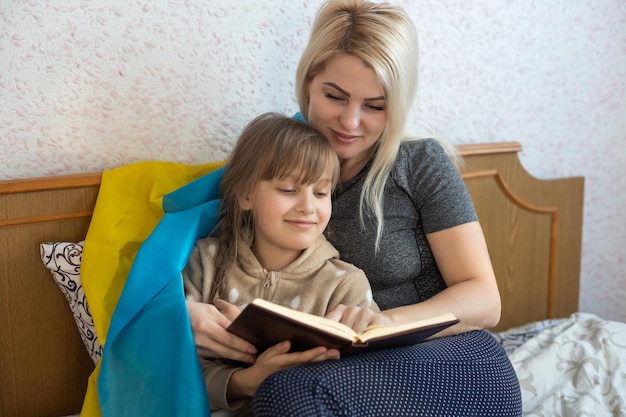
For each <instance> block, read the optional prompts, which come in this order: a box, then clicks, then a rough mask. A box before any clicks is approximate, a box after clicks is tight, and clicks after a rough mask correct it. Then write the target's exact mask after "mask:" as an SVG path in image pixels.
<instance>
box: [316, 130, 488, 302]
mask: <svg viewBox="0 0 626 417" xmlns="http://www.w3.org/2000/svg"><path fill="white" fill-rule="evenodd" d="M369 169H370V166H369V165H367V166H366V167H365V168H364V169H363V171H362V172H361V173H359V175H357V176H356V177H355V178H353V179H352V180H350V181H348V182H345V183H342V184H340V185H339V186H338V187H337V189H336V191H335V194H334V201H333V213H332V216H331V220H330V223H329V226H328V229H327V232H326V235H327V238H328V240H329V241H330V242H331V243H332V244H333V245H335V247H336V248H337V249H338V250H339V253H340V256H341V259H342V260H344V261H347V262H350V263H353V264H354V265H356V266H358V267H359V268H361V269H362V270H363V271H365V274H366V275H367V278H368V279H369V281H370V283H371V286H372V291H373V293H374V299H375V300H376V302H377V303H378V305H379V306H380V308H381V309H382V310H386V309H389V308H393V307H398V306H403V305H409V304H415V303H418V302H420V301H424V300H426V299H428V298H430V297H432V296H433V295H435V294H437V293H439V292H440V291H442V290H443V289H445V288H446V285H445V282H444V281H443V278H442V276H441V273H440V272H439V269H438V268H437V264H436V263H435V259H434V258H433V255H432V251H431V249H430V246H429V244H428V241H427V240H426V234H427V233H432V232H437V231H440V230H444V229H447V228H450V227H453V226H458V225H460V224H464V223H468V222H472V221H475V220H477V215H476V211H475V210H474V205H473V203H472V199H471V197H470V195H469V192H468V190H467V188H466V186H465V183H464V182H463V179H462V178H461V176H460V175H459V172H458V171H457V169H456V168H455V166H454V165H453V163H452V161H451V160H450V158H449V157H448V155H447V154H446V153H445V151H444V149H443V148H442V146H441V145H440V144H439V143H437V142H436V141H435V140H432V139H424V140H418V141H410V142H403V143H402V145H401V146H400V150H399V153H398V157H397V159H396V162H395V164H394V165H393V168H392V171H391V174H390V175H391V176H390V178H389V179H388V180H387V184H386V187H385V196H384V205H383V210H384V211H383V215H384V217H385V223H384V229H383V235H382V238H381V241H380V247H379V251H378V253H377V254H376V253H375V250H374V245H375V241H376V224H375V221H374V218H373V217H371V218H366V220H365V229H363V228H362V227H361V222H360V219H359V209H358V207H359V197H360V194H361V188H362V186H363V181H364V179H365V176H366V174H367V172H368V171H369Z"/></svg>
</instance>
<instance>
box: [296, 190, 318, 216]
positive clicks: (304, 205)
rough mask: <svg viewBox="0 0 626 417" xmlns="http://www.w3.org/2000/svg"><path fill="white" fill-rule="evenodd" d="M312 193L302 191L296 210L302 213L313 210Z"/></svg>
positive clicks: (308, 212) (309, 212)
mask: <svg viewBox="0 0 626 417" xmlns="http://www.w3.org/2000/svg"><path fill="white" fill-rule="evenodd" d="M313 198H314V197H313V194H312V193H302V195H301V198H300V201H299V204H298V211H300V212H301V213H304V214H311V213H313V211H314V210H315V205H314V204H313Z"/></svg>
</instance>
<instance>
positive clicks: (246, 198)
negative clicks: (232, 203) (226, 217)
mask: <svg viewBox="0 0 626 417" xmlns="http://www.w3.org/2000/svg"><path fill="white" fill-rule="evenodd" d="M237 202H239V208H240V209H241V210H242V211H248V210H252V197H251V196H250V194H248V195H239V197H237Z"/></svg>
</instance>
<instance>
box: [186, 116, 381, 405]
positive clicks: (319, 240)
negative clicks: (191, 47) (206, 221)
mask: <svg viewBox="0 0 626 417" xmlns="http://www.w3.org/2000/svg"><path fill="white" fill-rule="evenodd" d="M338 180H339V161H338V159H337V155H336V153H335V151H334V150H333V148H332V147H331V145H330V144H329V143H328V141H327V140H326V138H325V137H324V136H323V135H322V134H321V133H319V132H318V131H317V130H316V129H314V128H312V127H310V126H308V125H306V124H305V123H302V122H300V121H298V120H295V119H292V118H289V117H286V116H281V115H278V114H274V113H268V114H264V115H262V116H260V117H258V118H256V119H254V120H253V121H252V122H251V123H250V124H249V125H248V126H247V127H246V128H245V129H244V131H243V132H242V134H241V136H240V137H239V140H238V141H237V144H236V145H235V148H234V150H233V153H232V155H231V158H230V161H229V163H228V166H227V169H226V173H225V174H224V178H223V180H222V182H221V185H220V192H221V198H222V200H221V203H220V215H221V219H220V222H219V223H218V225H217V229H218V230H217V231H216V236H218V237H215V238H213V237H208V238H205V239H201V240H199V241H198V242H197V243H196V247H195V249H194V251H193V253H192V255H191V258H190V260H189V263H188V265H187V267H186V269H185V271H184V272H183V277H184V284H185V290H186V294H187V298H188V300H190V301H202V302H205V303H214V304H215V305H216V306H218V307H219V303H220V300H226V301H228V302H229V303H231V304H235V305H237V306H239V307H240V308H243V307H245V306H246V305H247V304H248V303H249V302H251V301H252V300H253V299H254V298H257V297H260V298H264V299H266V300H270V301H272V302H274V303H277V304H281V305H284V306H287V307H291V308H294V309H297V310H301V311H306V312H308V313H312V314H317V315H325V314H326V313H327V312H329V311H330V310H332V309H334V308H335V307H337V306H338V305H340V304H343V305H347V306H359V307H364V308H370V309H372V310H374V311H379V310H378V306H377V305H376V304H375V303H374V302H373V300H372V292H371V289H370V286H369V283H368V280H367V278H366V277H365V275H364V273H363V272H362V271H361V270H360V269H358V268H356V267H355V266H353V265H351V264H348V263H345V262H343V261H340V260H339V254H338V252H337V250H336V249H335V248H334V247H333V246H332V245H331V244H330V243H329V242H328V241H326V239H325V238H324V236H323V232H324V230H325V228H326V225H327V224H328V222H329V220H330V214H331V207H332V204H331V193H332V191H333V189H334V187H335V185H336V184H337V182H338ZM288 351H289V342H288V341H286V342H283V343H280V344H278V345H276V346H274V347H272V348H270V349H268V350H267V351H265V352H264V353H262V354H261V355H259V356H258V358H257V359H256V361H255V363H253V364H252V365H251V366H249V367H243V366H241V364H240V365H239V366H234V365H233V364H232V362H226V361H222V360H218V359H213V358H202V359H201V362H202V368H203V373H204V376H205V381H206V386H207V390H208V393H209V400H210V402H211V408H212V409H213V410H215V409H229V410H235V409H237V410H238V414H237V415H243V414H248V413H250V414H251V411H250V409H249V399H250V397H251V396H252V395H253V394H254V392H255V391H256V388H257V387H258V386H259V384H260V383H261V382H262V381H263V380H264V379H265V378H266V377H267V376H268V375H270V374H272V373H274V372H276V371H278V370H280V369H284V368H287V367H290V366H293V365H296V364H298V363H302V362H304V361H315V360H323V359H328V358H329V357H335V358H337V357H338V352H336V353H335V354H333V352H331V353H330V354H328V351H327V349H326V348H324V347H319V348H315V349H311V350H309V351H305V352H294V353H288ZM246 405H247V406H246Z"/></svg>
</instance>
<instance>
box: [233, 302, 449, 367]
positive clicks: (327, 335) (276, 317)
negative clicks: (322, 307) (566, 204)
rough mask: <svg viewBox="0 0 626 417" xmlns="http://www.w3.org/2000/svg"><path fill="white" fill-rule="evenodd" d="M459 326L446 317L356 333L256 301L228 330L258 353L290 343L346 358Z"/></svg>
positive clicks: (329, 322) (296, 347)
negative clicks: (332, 351)
mask: <svg viewBox="0 0 626 417" xmlns="http://www.w3.org/2000/svg"><path fill="white" fill-rule="evenodd" d="M458 322H459V320H458V319H457V318H456V317H455V315H454V314H452V313H448V314H443V315H439V316H436V317H432V318H429V319H425V320H419V321H415V322H412V323H407V324H402V325H390V326H385V325H382V326H370V327H368V328H366V329H365V330H363V331H362V332H360V333H356V332H355V331H354V330H352V329H351V328H350V327H348V326H346V325H344V324H341V323H339V322H337V321H334V320H330V319H327V318H324V317H320V316H315V315H313V314H308V313H304V312H302V311H297V310H293V309H291V308H288V307H283V306H280V305H278V304H274V303H272V302H269V301H266V300H263V299H260V298H257V299H255V300H254V301H252V302H251V303H250V304H248V306H247V307H246V308H244V310H243V311H242V312H241V314H239V316H238V317H237V318H236V319H235V321H233V322H232V323H231V325H230V326H229V327H228V329H227V330H228V331H229V332H231V333H233V334H235V335H237V336H239V337H241V338H243V339H245V340H247V341H249V342H250V343H252V344H253V345H255V346H256V347H257V349H258V350H259V352H262V351H264V350H265V349H267V348H268V347H270V346H273V345H275V344H277V343H279V342H282V341H283V340H289V341H291V351H292V352H295V351H302V350H306V349H311V348H314V347H316V346H326V347H328V348H334V349H339V350H340V351H341V354H342V356H348V355H352V354H354V353H360V352H367V351H371V350H376V349H385V348H391V347H400V346H408V345H413V344H415V343H419V342H421V341H423V340H424V339H427V338H428V337H430V336H432V335H434V334H435V333H438V332H440V331H441V330H443V329H445V328H447V327H450V326H452V325H453V324H456V323H458Z"/></svg>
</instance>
